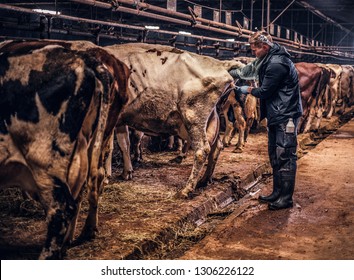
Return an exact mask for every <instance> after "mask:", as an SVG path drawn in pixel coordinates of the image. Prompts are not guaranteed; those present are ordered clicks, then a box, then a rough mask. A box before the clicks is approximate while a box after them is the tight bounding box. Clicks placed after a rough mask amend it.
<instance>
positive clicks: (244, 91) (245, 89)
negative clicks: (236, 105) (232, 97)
mask: <svg viewBox="0 0 354 280" xmlns="http://www.w3.org/2000/svg"><path fill="white" fill-rule="evenodd" d="M248 90H249V86H242V87H240V91H241V92H242V93H243V94H248V93H249V92H248Z"/></svg>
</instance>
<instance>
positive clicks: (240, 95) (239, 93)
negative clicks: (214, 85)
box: [235, 86, 249, 106]
mask: <svg viewBox="0 0 354 280" xmlns="http://www.w3.org/2000/svg"><path fill="white" fill-rule="evenodd" d="M248 88H249V87H248V86H242V87H236V88H235V98H236V100H237V101H238V102H240V103H241V106H242V105H243V104H244V103H245V101H246V98H247V94H248Z"/></svg>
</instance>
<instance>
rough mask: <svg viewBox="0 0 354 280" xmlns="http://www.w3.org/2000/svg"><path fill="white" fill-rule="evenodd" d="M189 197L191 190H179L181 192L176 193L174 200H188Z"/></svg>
mask: <svg viewBox="0 0 354 280" xmlns="http://www.w3.org/2000/svg"><path fill="white" fill-rule="evenodd" d="M190 195H191V190H188V189H187V190H186V189H183V190H181V191H179V192H177V193H176V195H175V198H177V199H188V198H190Z"/></svg>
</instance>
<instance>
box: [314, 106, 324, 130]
mask: <svg viewBox="0 0 354 280" xmlns="http://www.w3.org/2000/svg"><path fill="white" fill-rule="evenodd" d="M322 116H323V106H319V107H318V109H317V113H316V122H315V125H314V130H316V131H318V129H319V128H320V124H321V121H322Z"/></svg>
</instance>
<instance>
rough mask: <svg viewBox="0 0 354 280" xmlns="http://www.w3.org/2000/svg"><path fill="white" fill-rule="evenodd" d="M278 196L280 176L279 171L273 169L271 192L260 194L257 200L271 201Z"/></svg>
mask: <svg viewBox="0 0 354 280" xmlns="http://www.w3.org/2000/svg"><path fill="white" fill-rule="evenodd" d="M279 196H280V177H279V173H278V172H276V171H273V192H272V193H271V194H270V195H267V196H266V195H260V196H259V197H258V200H259V201H260V202H264V203H271V202H274V201H276V200H277V199H278V198H279Z"/></svg>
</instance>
